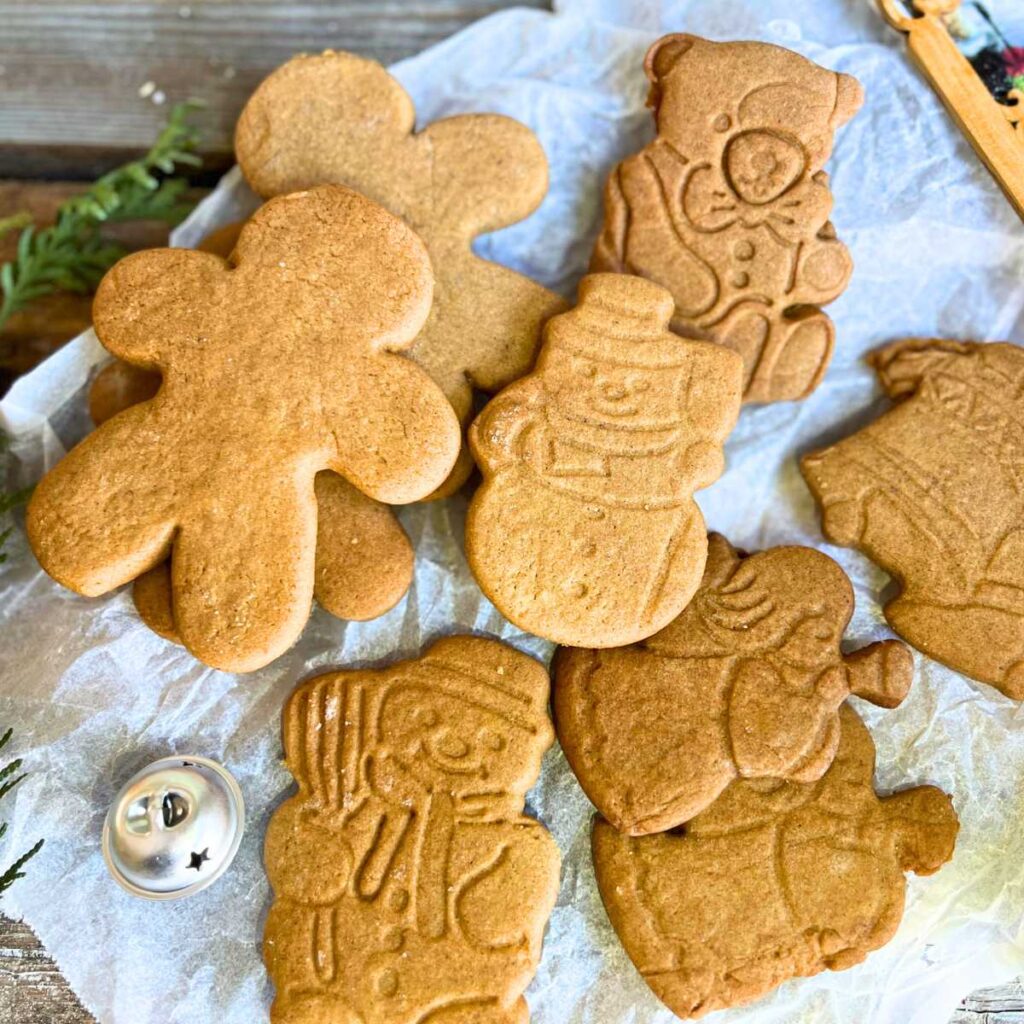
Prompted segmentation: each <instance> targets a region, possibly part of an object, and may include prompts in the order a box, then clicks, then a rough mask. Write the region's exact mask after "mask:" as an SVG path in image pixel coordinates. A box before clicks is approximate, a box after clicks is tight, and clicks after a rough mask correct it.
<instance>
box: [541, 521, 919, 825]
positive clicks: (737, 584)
mask: <svg viewBox="0 0 1024 1024" xmlns="http://www.w3.org/2000/svg"><path fill="white" fill-rule="evenodd" d="M852 613H853V588H852V587H851V586H850V581H849V580H848V579H847V578H846V574H845V573H844V572H843V570H842V569H840V568H839V566H838V565H836V563H835V562H833V561H832V559H831V558H829V557H828V556H827V555H823V554H821V552H820V551H814V550H813V549H811V548H801V547H779V548H770V549H769V550H767V551H761V552H758V553H757V554H755V555H750V556H744V555H743V554H742V553H740V552H737V551H736V550H735V549H734V548H733V547H732V546H731V545H730V544H729V542H728V541H727V540H726V539H725V538H724V537H720V536H718V535H716V534H712V535H711V536H710V537H709V538H708V563H707V568H706V569H705V571H704V579H703V581H702V582H701V585H700V589H699V590H698V591H697V593H696V595H695V596H694V598H693V600H692V601H691V602H690V603H689V604H688V605H687V607H686V609H685V610H684V611H683V613H682V614H681V615H680V616H679V617H678V618H677V619H675V620H674V621H673V622H671V623H670V624H669V625H668V626H666V627H665V628H664V629H663V630H661V632H659V633H655V634H654V636H652V637H650V638H649V639H647V640H644V641H642V642H641V643H639V644H635V645H633V646H630V647H620V648H617V649H615V650H605V651H599V650H588V649H583V648H576V647H563V648H561V649H560V650H559V652H558V655H557V657H556V660H555V687H554V701H553V705H554V712H555V727H556V729H557V731H558V739H559V742H560V743H561V744H562V749H563V750H564V751H565V755H566V757H567V758H568V760H569V764H570V765H572V769H573V771H574V772H575V773H576V777H577V778H578V779H579V780H580V785H581V786H582V787H583V789H584V790H585V791H586V793H587V796H589V797H590V799H591V800H592V801H593V802H594V803H595V804H596V806H597V809H598V810H599V811H600V812H601V813H602V814H603V815H604V816H605V818H607V819H608V820H609V821H610V822H611V823H612V824H613V825H614V826H615V827H616V828H617V829H619V831H621V832H627V833H629V834H631V835H645V834H647V833H649V832H662V831H664V830H665V829H669V828H673V827H675V826H676V825H679V824H681V823H682V822H684V821H689V819H690V818H692V817H693V816H694V815H696V814H699V813H700V812H701V811H702V810H704V808H705V807H707V806H708V805H709V804H710V803H711V802H712V801H713V800H714V799H715V798H716V797H717V796H718V794H719V793H721V792H722V790H723V789H725V787H726V786H727V785H728V784H729V783H730V782H732V781H733V780H734V779H737V778H745V779H758V778H760V779H764V778H773V779H792V780H796V781H801V782H810V781H813V780H814V779H818V778H820V777H821V775H822V773H823V772H824V771H825V770H826V769H827V768H828V766H829V765H830V764H831V763H832V758H833V757H834V756H835V752H836V748H837V746H838V744H839V714H838V712H839V706H840V705H841V704H842V702H843V701H844V700H845V699H846V698H847V696H848V695H849V694H851V693H854V694H856V695H857V696H858V697H863V698H865V699H867V700H870V701H872V702H873V703H875V704H880V705H882V706H883V707H890V708H891V707H895V706H896V705H897V704H898V703H899V702H900V701H901V700H902V699H903V698H904V697H905V696H906V694H907V691H908V689H909V688H910V681H911V677H912V674H913V659H912V658H911V654H910V651H909V650H908V649H907V648H906V647H905V646H904V645H903V644H901V643H899V642H898V641H896V640H886V641H882V642H881V643H875V644H870V645H869V646H867V647H864V648H862V649H860V650H857V651H854V652H852V653H847V654H844V653H842V651H841V650H840V644H841V643H842V641H843V630H844V629H845V628H846V625H847V623H848V622H849V621H850V616H851V614H852Z"/></svg>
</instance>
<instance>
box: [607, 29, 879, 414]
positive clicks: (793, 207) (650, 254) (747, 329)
mask: <svg viewBox="0 0 1024 1024" xmlns="http://www.w3.org/2000/svg"><path fill="white" fill-rule="evenodd" d="M644 69H645V70H646V72H647V77H648V78H649V79H650V81H651V91H650V95H649V97H648V105H649V106H650V107H651V108H652V109H653V110H654V117H655V121H656V123H657V130H658V135H657V138H656V139H655V140H654V141H653V142H652V143H650V145H648V146H647V147H646V148H644V149H643V150H641V151H640V152H639V153H637V154H636V155H634V156H631V157H629V158H628V159H627V160H624V161H623V162H622V163H621V164H619V165H618V166H617V167H616V168H615V169H614V170H613V171H612V174H611V176H610V177H609V179H608V184H607V186H606V188H605V223H604V228H603V230H602V232H601V235H600V237H599V238H598V241H597V245H596V247H595V249H594V254H593V258H592V260H591V264H590V269H591V270H592V271H595V270H611V271H617V272H620V273H627V274H639V275H640V276H641V277H647V278H650V279H651V280H652V281H657V282H658V283H659V284H661V285H664V287H666V288H668V290H669V291H670V292H672V295H673V298H674V299H675V306H676V309H675V315H674V316H673V318H672V328H673V330H678V331H680V332H681V333H683V334H693V333H694V332H695V331H696V332H700V333H701V335H702V336H704V337H708V338H711V339H713V340H714V341H718V342H720V343H721V344H723V345H726V346H727V347H729V348H731V349H733V350H734V351H736V352H738V353H739V354H740V355H741V356H742V357H743V362H744V366H745V378H744V399H745V401H748V402H774V401H779V400H782V399H794V398H804V397H806V396H807V395H808V394H810V392H811V391H813V390H814V388H816V387H817V386H818V383H819V382H820V380H821V378H822V376H823V375H824V373H825V368H826V366H827V365H828V362H829V359H830V358H831V356H832V345H833V338H834V335H835V329H834V327H833V324H832V321H831V320H830V319H829V318H828V317H827V316H826V315H825V314H824V313H823V312H822V311H821V309H820V308H819V307H820V306H822V305H825V304H826V303H829V302H831V301H832V300H833V299H835V298H837V297H838V296H839V294H840V293H841V292H842V291H843V289H844V288H845V287H846V285H847V282H848V281H849V278H850V273H851V271H852V263H851V261H850V256H849V253H848V252H847V250H846V247H845V246H844V245H843V244H842V243H841V242H839V241H838V240H837V239H836V236H835V230H834V229H833V227H832V224H831V223H830V222H829V219H828V218H829V213H830V212H831V209H832V196H831V193H830V192H829V187H828V177H827V175H826V174H825V173H824V172H823V171H822V169H821V168H822V165H823V164H824V163H825V161H826V160H827V159H828V157H829V154H830V152H831V149H832V135H833V133H834V132H835V130H836V129H837V128H839V127H840V126H841V125H843V124H845V123H846V122H847V121H848V120H849V119H850V118H851V117H853V115H854V114H855V113H856V112H857V110H858V109H859V108H860V105H861V102H862V100H863V94H862V92H861V88H860V85H859V84H858V83H857V81H856V79H854V78H851V77H850V76H849V75H843V74H837V73H835V72H833V71H828V70H826V69H825V68H822V67H819V66H818V65H816V64H813V63H811V61H809V60H807V59H806V58H804V57H801V56H800V55H799V54H796V53H792V52H791V51H789V50H785V49H783V48H782V47H779V46H773V45H771V44H769V43H713V42H710V41H709V40H707V39H701V38H699V37H697V36H691V35H683V34H676V35H669V36H665V37H664V38H662V39H659V40H658V41H657V42H656V43H655V44H654V45H653V46H652V47H651V49H650V50H649V51H648V53H647V59H646V60H645V62H644Z"/></svg>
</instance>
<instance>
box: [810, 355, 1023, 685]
mask: <svg viewBox="0 0 1024 1024" xmlns="http://www.w3.org/2000/svg"><path fill="white" fill-rule="evenodd" d="M870 362H871V363H872V365H873V366H874V368H875V371H876V372H877V374H878V377H879V380H880V381H881V384H882V387H883V388H884V389H885V391H886V393H887V394H888V395H889V397H890V398H892V399H893V400H894V401H895V402H896V403H897V404H896V406H895V408H893V409H892V410H891V411H889V412H887V413H885V414H884V415H882V416H881V417H880V418H879V419H877V420H876V421H875V422H874V423H871V424H869V425H868V426H867V427H865V428H864V429H863V430H860V431H858V432H857V433H856V434H853V435H852V436H850V437H848V438H845V439H844V440H842V441H840V442H838V443H837V444H834V445H832V446H831V447H829V448H826V449H825V450H824V451H820V452H817V453H815V454H813V455H807V456H806V457H805V458H804V459H803V460H802V462H801V469H802V471H803V475H804V478H805V479H806V480H807V483H808V485H809V487H810V488H811V491H812V492H813V493H814V496H815V498H816V499H817V501H818V503H819V505H820V506H821V509H822V529H823V530H824V532H825V536H826V537H828V538H829V540H831V541H833V542H834V543H836V544H843V545H846V546H848V547H855V548H858V549H859V550H861V551H863V552H864V553H865V554H866V555H867V556H868V557H869V558H871V559H872V560H873V561H875V562H877V563H878V564H879V565H880V566H881V567H882V568H883V569H885V571H886V572H888V573H891V574H892V575H893V576H894V577H895V579H896V580H897V581H898V582H899V584H900V587H901V591H900V593H899V595H898V596H897V597H896V598H895V599H894V600H893V601H890V602H889V604H888V605H886V607H885V617H886V619H887V620H888V622H889V624H890V625H891V626H892V628H893V629H894V630H895V631H896V632H897V633H899V635H900V636H902V637H903V638H904V639H906V640H907V641H908V642H909V643H911V644H913V645H914V646H915V647H916V648H918V649H919V650H921V651H923V652H924V653H925V654H927V655H928V657H930V658H934V659H935V660H936V661H941V662H942V663H943V664H945V665H948V666H949V667H950V668H953V669H956V670H957V671H958V672H963V673H964V674H965V675H968V676H971V677H972V678H973V679H978V680H981V681H982V682H985V683H990V684H991V685H992V686H996V687H998V688H999V689H1000V690H1002V691H1003V693H1005V694H1006V695H1007V696H1008V697H1012V698H1014V699H1015V700H1022V699H1024V351H1022V350H1021V349H1020V348H1018V347H1017V346H1016V345H1010V344H1002V343H998V344H977V343H972V342H956V341H943V340H940V339H910V340H906V341H901V342H896V343H894V344H892V345H889V346H887V347H886V348H883V349H881V350H880V351H878V352H876V353H874V354H873V356H872V357H871V358H870Z"/></svg>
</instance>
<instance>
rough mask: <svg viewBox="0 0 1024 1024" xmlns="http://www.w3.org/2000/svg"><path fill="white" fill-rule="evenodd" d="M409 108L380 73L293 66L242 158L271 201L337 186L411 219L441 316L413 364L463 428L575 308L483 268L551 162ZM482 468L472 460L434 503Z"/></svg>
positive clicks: (544, 180) (241, 138)
mask: <svg viewBox="0 0 1024 1024" xmlns="http://www.w3.org/2000/svg"><path fill="white" fill-rule="evenodd" d="M415 122H416V112H415V110H414V109H413V104H412V100H411V99H410V98H409V95H408V94H407V93H406V92H405V90H404V89H403V88H402V87H401V85H399V84H398V82H397V81H396V80H395V79H394V78H392V77H391V75H389V74H388V73H387V71H385V70H384V68H382V67H381V66H380V65H379V64H378V63H376V62H375V61H372V60H367V59H366V58H364V57H358V56H356V55H355V54H352V53H336V52H333V51H327V52H325V53H322V54H319V55H316V56H298V57H293V58H292V59H291V60H290V61H288V63H287V64H285V65H283V66H282V67H280V68H278V70H277V71H275V72H274V73H273V74H272V75H270V77H269V78H267V79H266V80H265V81H264V82H263V83H262V84H261V85H260V86H259V88H258V89H257V90H256V91H255V93H254V94H253V95H252V98H251V99H250V100H249V102H248V103H247V104H246V107H245V109H244V110H243V111H242V116H241V118H240V119H239V122H238V128H237V131H236V134H235V152H236V154H237V156H238V162H239V164H240V165H241V168H242V172H243V173H244V175H245V177H246V179H247V180H248V182H249V184H250V185H252V187H253V189H255V191H256V192H258V193H259V194H260V195H261V196H264V197H268V196H275V195H280V194H281V193H283V192H291V191H293V190H294V189H298V188H308V187H310V186H313V185H321V184H324V183H327V182H333V183H337V184H340V185H347V186H349V187H350V188H354V189H356V190H357V191H359V192H362V193H363V195H366V196H369V197H370V198H371V199H374V200H376V201H377V202H378V203H380V204H381V205H382V206H384V207H386V208H387V209H388V210H390V211H391V212H392V213H393V214H395V215H396V216H398V217H401V218H402V219H403V220H404V221H405V222H406V223H407V224H408V225H409V226H410V227H411V228H413V230H414V231H416V233H417V234H418V235H419V236H420V237H421V238H422V239H423V241H424V244H425V245H426V247H427V251H428V252H429V253H430V262H431V265H432V267H433V270H434V280H435V284H434V305H433V308H432V309H431V312H430V316H429V318H428V319H427V322H426V324H425V325H424V327H423V329H422V331H421V332H420V334H419V336H418V337H417V338H416V341H415V343H414V345H413V346H412V347H411V348H410V349H409V356H410V357H411V358H412V359H414V360H415V361H416V362H418V363H419V364H420V365H421V366H422V367H423V368H424V369H425V370H426V371H427V372H428V373H429V374H430V375H431V377H433V378H434V380H435V381H436V382H437V383H438V384H439V385H440V387H441V388H442V390H443V391H444V393H445V395H447V397H448V400H449V401H450V402H451V403H452V406H453V407H454V408H455V411H456V412H457V413H458V415H459V419H460V420H461V421H462V423H463V425H465V424H468V422H469V419H470V417H471V415H472V409H473V389H474V388H478V389H479V390H481V391H485V392H489V393H493V392H495V391H498V390H500V389H501V388H503V387H504V386H505V385H506V384H510V383H511V382H512V381H514V380H516V379H517V378H519V377H521V376H522V375H523V374H524V373H526V372H527V371H528V370H529V369H530V367H531V366H532V365H533V359H534V355H535V353H536V350H537V346H538V344H539V342H540V327H541V324H542V323H543V322H544V320H546V319H547V318H548V317H549V316H551V315H552V314H553V313H557V312H560V311H561V310H562V309H564V308H565V302H564V301H563V300H562V299H561V298H560V297H559V296H558V295H555V294H554V293H553V292H550V291H548V290H547V289H546V288H543V287H541V286H540V285H539V284H536V283H535V282H533V281H531V280H530V279H529V278H527V277H524V276H523V275H522V274H518V273H516V272H515V271H512V270H509V269H507V268H506V267H502V266H498V265H497V264H495V263H491V262H489V261H487V260H484V259H481V258H480V257H479V256H476V255H474V253H473V251H472V243H473V239H474V238H476V236H477V235H480V234H483V233H484V232H488V231H495V230H497V229H498V228H503V227H507V226H508V225H510V224H514V223H516V222H517V221H520V220H522V219H523V218H524V217H527V216H528V215H529V214H531V213H532V212H533V211H534V210H535V209H536V208H537V206H539V205H540V201H541V199H543V197H544V194H545V193H546V192H547V187H548V171H547V159H546V157H545V156H544V151H543V150H542V149H541V146H540V143H539V142H538V141H537V138H536V136H535V135H534V134H533V132H531V131H530V129H529V128H527V127H526V126H525V125H523V124H520V123H519V122H518V121H515V120H513V119H512V118H508V117H503V116H500V115H498V114H463V115H459V116H457V117H446V118H444V119H442V120H440V121H435V122H434V123H433V124H430V125H428V126H427V127H426V128H424V129H423V130H422V131H420V132H416V131H414V130H413V129H414V126H415ZM472 468H473V461H472V459H471V458H470V456H469V453H468V452H466V451H464V452H463V453H462V455H461V457H460V460H459V463H458V465H457V466H456V470H455V472H454V474H453V476H452V477H451V478H450V479H449V480H448V481H447V482H446V484H445V486H444V488H443V489H442V490H441V491H440V492H439V493H438V495H437V496H441V495H443V494H448V493H451V492H452V491H454V490H455V489H456V488H457V487H459V486H460V485H461V484H462V483H463V482H464V481H465V479H466V477H468V475H469V473H470V471H471V470H472Z"/></svg>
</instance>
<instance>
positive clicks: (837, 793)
mask: <svg viewBox="0 0 1024 1024" xmlns="http://www.w3.org/2000/svg"><path fill="white" fill-rule="evenodd" d="M840 721H841V726H842V738H841V741H840V745H839V749H838V752H837V753H836V757H835V760H834V761H833V763H832V766H831V768H829V770H828V772H826V774H825V775H824V776H823V778H822V779H821V780H819V781H818V782H813V783H800V782H769V781H760V782H755V781H741V782H735V783H733V784H732V785H731V786H730V787H729V788H728V789H727V790H726V791H725V792H724V793H723V794H722V796H721V797H720V798H719V799H718V800H717V801H715V803H714V804H712V805H711V806H710V807H709V808H708V810H707V811H705V812H704V813H703V814H701V815H699V816H698V817H696V818H695V819H693V821H692V822H690V823H689V824H688V825H686V826H685V828H684V829H681V830H678V831H675V832H670V833H663V834H661V835H651V836H643V837H629V836H624V835H622V834H621V833H619V832H617V831H616V830H615V829H614V828H612V826H611V825H609V824H608V823H607V822H605V821H601V820H598V821H597V822H596V824H595V826H594V833H593V851H594V868H595V872H596V874H597V883H598V888H599V889H600V892H601V898H602V900H603V901H604V905H605V908H606V909H607V911H608V916H609V918H610V919H611V922H612V925H613V926H614V928H615V931H616V932H617V933H618V936H619V938H620V939H621V941H622V944H623V946H624V947H625V949H626V952H627V953H628V954H629V957H630V959H631V960H632V961H633V962H634V964H636V966H637V968H638V969H639V971H640V973H641V974H642V975H643V977H644V980H645V981H646V982H647V983H648V985H650V987H651V989H652V990H653V991H654V993H655V994H656V995H657V996H658V997H659V998H660V999H661V1000H662V1001H663V1002H664V1003H665V1004H666V1005H667V1006H668V1007H669V1009H671V1010H672V1012H673V1013H675V1014H677V1015H678V1016H679V1017H682V1018H683V1019H686V1020H689V1019H694V1018H698V1017H703V1016H704V1015H705V1014H707V1013H710V1012H712V1011H713V1010H722V1009H727V1008H729V1007H735V1006H742V1005H744V1004H746V1003H749V1002H751V1001H753V1000H755V999H758V998H760V997H761V996H763V995H765V994H766V993H767V992H769V991H771V990H772V989H774V988H776V987H777V986H778V985H780V984H781V983H782V982H784V981H786V980H788V979H790V978H798V977H807V976H810V975H813V974H817V973H819V972H820V971H824V970H843V969H845V968H847V967H852V966H853V965H854V964H857V963H860V962H861V961H862V960H863V959H864V958H865V957H866V956H867V955H868V954H869V953H870V952H871V951H872V950H875V949H878V948H879V947H880V946H883V945H885V943H887V942H888V941H889V940H890V939H891V938H892V936H893V934H894V933H895V931H896V928H897V927H898V925H899V922H900V918H901V917H902V915H903V904H904V894H905V887H906V883H905V880H904V873H905V872H908V871H913V872H914V873H916V874H919V875H930V874H932V873H933V872H935V871H937V870H938V869H939V868H940V867H941V866H942V865H943V864H944V863H946V862H947V861H948V860H949V859H950V857H951V856H952V855H953V847H954V843H955V841H956V835H957V831H958V827H959V826H958V822H957V818H956V814H955V812H954V811H953V807H952V803H951V801H950V799H949V797H948V796H946V794H944V793H942V792H941V791H940V790H938V789H935V788H934V787H932V786H918V787H915V788H912V789H907V790H903V791H901V792H899V793H897V794H895V795H893V796H890V797H885V798H882V799H879V798H878V796H876V794H875V791H874V787H873V783H872V776H873V774H874V744H873V743H872V741H871V736H870V734H869V733H868V731H867V729H866V728H865V727H864V724H863V723H862V722H861V721H860V719H859V718H858V717H857V715H856V713H855V712H854V711H853V710H852V709H850V708H849V707H844V708H843V709H842V710H841V711H840Z"/></svg>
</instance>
